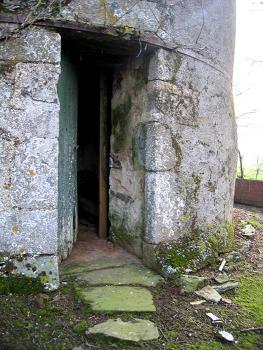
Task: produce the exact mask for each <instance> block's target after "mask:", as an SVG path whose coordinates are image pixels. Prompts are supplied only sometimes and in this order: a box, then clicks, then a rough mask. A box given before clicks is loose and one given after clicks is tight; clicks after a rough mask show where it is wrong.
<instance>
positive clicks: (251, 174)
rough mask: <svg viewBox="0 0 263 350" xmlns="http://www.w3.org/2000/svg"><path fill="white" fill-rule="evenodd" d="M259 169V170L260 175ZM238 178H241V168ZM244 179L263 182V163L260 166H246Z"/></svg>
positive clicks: (238, 171)
mask: <svg viewBox="0 0 263 350" xmlns="http://www.w3.org/2000/svg"><path fill="white" fill-rule="evenodd" d="M257 169H259V172H258V175H257ZM237 177H240V168H238V170H237ZM244 179H247V180H261V181H263V163H261V164H260V165H259V166H258V165H256V164H254V165H247V166H244Z"/></svg>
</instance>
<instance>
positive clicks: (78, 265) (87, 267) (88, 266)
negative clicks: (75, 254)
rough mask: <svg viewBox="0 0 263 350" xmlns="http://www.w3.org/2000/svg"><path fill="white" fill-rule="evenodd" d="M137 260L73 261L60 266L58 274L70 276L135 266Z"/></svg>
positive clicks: (119, 258)
mask: <svg viewBox="0 0 263 350" xmlns="http://www.w3.org/2000/svg"><path fill="white" fill-rule="evenodd" d="M137 261H138V259H136V258H135V257H133V256H131V257H129V256H124V257H120V256H116V257H114V256H111V257H107V256H105V257H99V258H94V259H92V260H90V261H73V262H70V263H66V264H65V263H64V264H62V266H61V269H60V273H61V275H62V276H70V275H75V274H79V273H84V272H89V271H95V270H101V269H107V268H114V267H121V266H126V265H131V264H136V263H137Z"/></svg>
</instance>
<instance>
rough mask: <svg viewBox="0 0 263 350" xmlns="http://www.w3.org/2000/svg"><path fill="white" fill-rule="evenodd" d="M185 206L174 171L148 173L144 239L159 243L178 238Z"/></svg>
mask: <svg viewBox="0 0 263 350" xmlns="http://www.w3.org/2000/svg"><path fill="white" fill-rule="evenodd" d="M184 207H185V202H184V198H182V197H181V196H180V191H178V188H177V185H176V174H175V172H173V171H164V172H159V173H147V174H146V181H145V223H146V231H145V238H144V240H145V241H146V242H147V243H153V244H158V243H160V242H163V241H169V240H172V239H177V238H178V236H179V230H180V226H179V225H180V223H179V217H180V216H181V215H182V214H183V211H184Z"/></svg>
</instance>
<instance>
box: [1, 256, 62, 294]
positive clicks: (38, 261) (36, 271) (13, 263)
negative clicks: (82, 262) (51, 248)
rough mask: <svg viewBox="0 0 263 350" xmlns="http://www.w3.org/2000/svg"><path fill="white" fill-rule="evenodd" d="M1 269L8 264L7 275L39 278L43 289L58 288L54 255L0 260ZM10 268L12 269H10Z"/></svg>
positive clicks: (56, 259)
mask: <svg viewBox="0 0 263 350" xmlns="http://www.w3.org/2000/svg"><path fill="white" fill-rule="evenodd" d="M0 262H1V269H2V271H5V266H6V265H7V264H8V273H10V274H11V275H20V274H21V275H25V276H28V277H32V278H39V280H40V282H41V283H43V284H44V287H45V289H47V290H53V289H57V288H58V287H59V274H58V263H59V262H58V257H57V256H56V255H46V256H45V255H38V254H34V255H26V256H25V255H23V254H22V252H21V253H20V254H18V255H16V256H12V257H8V256H6V257H4V258H0ZM10 267H12V269H10Z"/></svg>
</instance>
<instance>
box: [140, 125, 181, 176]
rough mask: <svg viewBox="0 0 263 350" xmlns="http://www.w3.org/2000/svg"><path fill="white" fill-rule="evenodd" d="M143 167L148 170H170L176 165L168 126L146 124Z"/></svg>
mask: <svg viewBox="0 0 263 350" xmlns="http://www.w3.org/2000/svg"><path fill="white" fill-rule="evenodd" d="M145 129H146V142H145V147H146V149H145V168H146V170H148V171H164V170H171V169H172V168H174V167H175V165H176V153H175V149H174V147H173V141H172V137H171V132H170V130H169V128H168V126H166V125H163V124H160V123H148V124H147V125H146V128H145Z"/></svg>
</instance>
